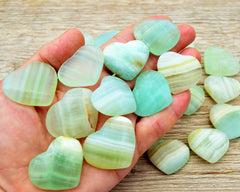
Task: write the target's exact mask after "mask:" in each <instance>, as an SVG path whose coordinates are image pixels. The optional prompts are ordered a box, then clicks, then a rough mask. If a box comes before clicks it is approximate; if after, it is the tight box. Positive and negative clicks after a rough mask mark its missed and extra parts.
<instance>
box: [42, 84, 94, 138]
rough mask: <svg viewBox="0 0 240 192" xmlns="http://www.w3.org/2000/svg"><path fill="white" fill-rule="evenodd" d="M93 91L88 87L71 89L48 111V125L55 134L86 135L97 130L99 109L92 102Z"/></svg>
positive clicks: (52, 133) (49, 129) (53, 134)
mask: <svg viewBox="0 0 240 192" xmlns="http://www.w3.org/2000/svg"><path fill="white" fill-rule="evenodd" d="M91 95H92V91H91V90H90V89H86V88H75V89H71V90H69V91H68V92H67V93H66V94H65V95H64V97H63V98H62V99H61V100H60V101H59V102H57V103H55V104H54V105H53V106H52V107H51V108H50V109H49V110H48V112H47V117H46V126H47V129H48V131H49V133H50V134H51V135H52V136H54V137H58V136H69V137H73V138H82V137H86V136H88V135H89V134H91V133H93V132H94V131H95V128H96V126H97V120H98V111H97V110H96V109H95V108H94V107H93V105H92V102H91Z"/></svg>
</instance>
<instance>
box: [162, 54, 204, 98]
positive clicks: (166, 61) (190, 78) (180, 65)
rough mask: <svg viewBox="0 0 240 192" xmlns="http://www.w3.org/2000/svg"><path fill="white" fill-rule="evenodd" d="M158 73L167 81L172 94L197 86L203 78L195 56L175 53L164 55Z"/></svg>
mask: <svg viewBox="0 0 240 192" xmlns="http://www.w3.org/2000/svg"><path fill="white" fill-rule="evenodd" d="M157 67H158V71H159V72H160V73H161V74H162V75H163V76H164V77H165V78H166V79H167V81H168V84H169V87H170V89H171V92H172V93H173V94H177V93H180V92H183V91H186V90H188V89H189V88H191V87H193V86H194V85H196V84H197V82H198V81H199V80H200V79H201V76H202V67H201V64H200V63H199V61H198V60H197V59H196V58H195V57H193V56H186V55H180V54H178V53H175V52H166V53H164V54H162V55H161V56H160V57H159V59H158V63H157Z"/></svg>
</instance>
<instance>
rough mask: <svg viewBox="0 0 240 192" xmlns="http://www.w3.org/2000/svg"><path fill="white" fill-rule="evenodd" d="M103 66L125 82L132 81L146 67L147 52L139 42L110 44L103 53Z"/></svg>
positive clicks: (144, 46)
mask: <svg viewBox="0 0 240 192" xmlns="http://www.w3.org/2000/svg"><path fill="white" fill-rule="evenodd" d="M103 55H104V64H105V65H106V67H107V68H108V69H109V70H110V71H112V72H113V73H114V74H116V75H117V76H119V77H120V78H122V79H125V80H132V79H134V78H135V77H136V76H137V75H138V74H139V72H140V71H141V70H142V69H143V67H144V66H145V65H146V63H147V60H148V56H149V51H148V47H147V46H146V45H145V44H144V43H143V42H141V41H138V40H134V41H129V42H128V43H126V44H123V43H118V42H115V43H112V44H110V45H108V46H107V47H106V48H105V49H104V51H103Z"/></svg>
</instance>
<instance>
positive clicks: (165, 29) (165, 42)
mask: <svg viewBox="0 0 240 192" xmlns="http://www.w3.org/2000/svg"><path fill="white" fill-rule="evenodd" d="M134 36H135V38H136V39H137V40H141V41H143V42H144V43H145V44H146V45H147V47H148V48H149V51H150V52H151V53H152V54H154V55H161V54H162V53H164V52H166V51H169V50H170V49H172V48H173V47H174V46H175V45H176V44H177V42H178V40H179V39H180V31H179V29H178V27H177V26H176V25H175V24H174V23H172V22H171V21H169V20H164V19H162V20H155V19H145V20H142V21H140V22H139V23H137V24H136V25H135V27H134Z"/></svg>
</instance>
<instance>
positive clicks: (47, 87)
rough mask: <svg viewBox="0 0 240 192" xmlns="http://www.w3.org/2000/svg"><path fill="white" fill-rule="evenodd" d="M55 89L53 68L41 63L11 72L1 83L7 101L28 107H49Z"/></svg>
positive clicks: (55, 80) (34, 63)
mask: <svg viewBox="0 0 240 192" xmlns="http://www.w3.org/2000/svg"><path fill="white" fill-rule="evenodd" d="M56 87H57V74H56V72H55V70H54V68H53V67H51V66H50V65H48V64H46V63H42V62H33V63H30V64H28V65H27V66H26V67H24V68H22V69H19V70H17V71H13V72H11V73H9V74H8V76H7V77H6V78H5V79H4V81H3V92H4V93H5V95H6V96H7V97H8V98H9V99H11V100H13V101H15V102H17V103H20V104H23V105H30V106H48V105H50V104H51V103H52V101H53V98H54V96H55V91H56Z"/></svg>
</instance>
